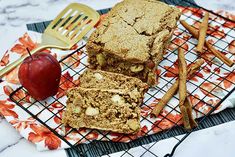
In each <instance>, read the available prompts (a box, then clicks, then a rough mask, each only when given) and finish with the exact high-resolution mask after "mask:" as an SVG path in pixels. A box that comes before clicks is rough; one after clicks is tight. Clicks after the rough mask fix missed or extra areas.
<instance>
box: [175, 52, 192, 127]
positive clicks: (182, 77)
mask: <svg viewBox="0 0 235 157" xmlns="http://www.w3.org/2000/svg"><path fill="white" fill-rule="evenodd" d="M178 65H179V107H180V112H181V115H182V119H183V123H184V128H185V129H187V130H189V129H191V126H190V122H189V117H188V112H187V108H186V106H184V103H185V99H186V97H187V89H186V79H187V64H186V61H185V56H184V52H183V50H182V49H181V48H179V49H178Z"/></svg>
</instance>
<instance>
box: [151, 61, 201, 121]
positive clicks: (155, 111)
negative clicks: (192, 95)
mask: <svg viewBox="0 0 235 157" xmlns="http://www.w3.org/2000/svg"><path fill="white" fill-rule="evenodd" d="M203 63H204V59H198V60H196V62H195V63H193V64H191V65H190V66H189V67H188V69H187V78H190V77H191V76H192V75H193V73H195V72H196V71H197V70H198V69H199V68H200V67H201V65H202V64H203ZM178 87H179V80H178V79H177V80H176V81H175V83H174V84H173V85H172V86H171V88H170V89H169V90H168V91H167V92H166V94H165V95H164V96H163V97H162V99H161V100H160V101H159V102H158V104H157V105H156V106H155V107H154V109H153V110H152V112H151V113H152V114H154V115H155V116H156V117H157V116H158V115H159V113H160V112H161V111H162V109H163V108H164V107H165V106H166V104H167V103H168V102H169V100H170V99H171V98H172V97H173V95H174V94H175V93H176V91H177V90H178Z"/></svg>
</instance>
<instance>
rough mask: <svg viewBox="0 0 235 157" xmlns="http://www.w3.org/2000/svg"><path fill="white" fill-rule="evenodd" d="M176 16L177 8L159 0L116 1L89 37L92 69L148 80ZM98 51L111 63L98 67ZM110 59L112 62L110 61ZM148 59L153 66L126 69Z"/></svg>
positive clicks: (178, 12)
mask: <svg viewBox="0 0 235 157" xmlns="http://www.w3.org/2000/svg"><path fill="white" fill-rule="evenodd" d="M179 16H180V11H179V9H177V8H175V7H171V6H169V5H167V4H165V3H162V2H159V1H151V0H124V1H123V2H121V3H118V4H117V5H116V6H114V7H113V9H112V10H111V11H110V12H109V13H108V15H107V16H106V18H105V20H104V21H103V22H102V24H101V25H100V26H99V27H98V28H97V30H96V31H94V32H93V34H92V35H91V36H90V38H89V41H88V43H87V47H86V48H87V51H88V56H89V60H88V62H89V63H90V66H91V68H95V69H102V70H107V71H112V72H119V73H123V74H126V75H129V76H136V77H138V78H140V79H141V80H143V81H147V80H148V73H153V72H154V71H155V70H156V67H157V65H158V63H159V62H160V61H161V60H162V57H163V50H164V49H165V47H166V46H167V44H168V42H169V40H170V38H171V36H172V33H173V30H174V28H175V27H176V22H177V20H178V19H179ZM99 53H102V54H103V56H104V57H105V60H107V62H110V63H107V64H106V65H105V66H100V65H99V64H98V63H97V60H96V55H97V54H99ZM110 58H112V60H113V61H109V60H111V59H110ZM149 60H151V61H153V62H154V63H155V64H156V66H155V67H154V69H147V68H144V71H141V72H139V73H138V74H137V73H132V72H131V71H130V70H129V69H130V67H131V66H132V65H135V64H138V65H139V64H141V65H143V66H144V67H146V62H148V61H149ZM118 63H119V64H125V66H121V65H118ZM128 63H129V64H128ZM112 67H113V69H112ZM127 68H128V69H127Z"/></svg>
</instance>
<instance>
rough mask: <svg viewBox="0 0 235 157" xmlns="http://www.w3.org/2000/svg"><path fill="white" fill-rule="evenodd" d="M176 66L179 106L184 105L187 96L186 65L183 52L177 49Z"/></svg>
mask: <svg viewBox="0 0 235 157" xmlns="http://www.w3.org/2000/svg"><path fill="white" fill-rule="evenodd" d="M178 65H179V106H182V105H183V104H184V100H185V98H186V96H187V90H186V80H187V64H186V61H185V56H184V51H183V50H182V49H181V48H179V49H178Z"/></svg>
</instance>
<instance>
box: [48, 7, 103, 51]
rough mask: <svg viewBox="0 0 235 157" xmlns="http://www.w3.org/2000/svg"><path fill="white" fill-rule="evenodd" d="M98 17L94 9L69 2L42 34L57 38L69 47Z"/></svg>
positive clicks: (80, 37)
mask: <svg viewBox="0 0 235 157" xmlns="http://www.w3.org/2000/svg"><path fill="white" fill-rule="evenodd" d="M99 18H100V15H99V14H98V12H96V11H95V10H94V9H92V8H90V7H88V6H86V5H83V4H79V3H71V4H70V5H68V6H67V7H66V8H65V9H64V10H63V11H62V12H61V13H60V14H59V15H58V16H57V17H56V18H55V19H54V20H53V21H52V22H51V23H50V24H49V25H48V26H47V28H46V30H45V31H44V34H45V35H49V36H51V37H53V38H56V39H59V40H60V41H62V42H64V43H65V44H66V47H68V48H70V47H72V46H73V45H74V44H76V43H77V42H78V41H79V40H81V39H82V37H84V35H85V34H86V33H87V32H88V31H89V30H91V29H92V27H94V25H95V24H96V23H97V22H98V21H99ZM47 38H48V37H47ZM46 42H47V41H46Z"/></svg>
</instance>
